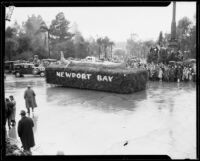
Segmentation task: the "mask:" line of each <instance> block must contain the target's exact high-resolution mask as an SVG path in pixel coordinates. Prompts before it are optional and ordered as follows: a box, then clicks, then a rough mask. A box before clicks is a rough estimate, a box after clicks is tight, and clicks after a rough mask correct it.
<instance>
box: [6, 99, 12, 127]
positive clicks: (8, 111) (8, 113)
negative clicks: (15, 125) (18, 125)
mask: <svg viewBox="0 0 200 161" xmlns="http://www.w3.org/2000/svg"><path fill="white" fill-rule="evenodd" d="M5 109H6V111H5V112H6V120H8V128H9V129H11V114H12V111H13V104H12V102H10V100H9V99H8V98H6V102H5Z"/></svg>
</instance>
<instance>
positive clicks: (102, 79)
mask: <svg viewBox="0 0 200 161" xmlns="http://www.w3.org/2000/svg"><path fill="white" fill-rule="evenodd" d="M147 78H148V77H147V71H146V70H142V69H134V70H133V69H123V68H115V69H112V68H106V67H99V68H97V67H87V66H85V67H82V66H69V67H65V66H64V65H51V66H48V67H47V68H46V82H47V83H49V84H56V85H61V86H66V87H74V88H80V89H92V90H101V91H108V92H115V93H133V92H137V91H140V90H144V89H146V83H147Z"/></svg>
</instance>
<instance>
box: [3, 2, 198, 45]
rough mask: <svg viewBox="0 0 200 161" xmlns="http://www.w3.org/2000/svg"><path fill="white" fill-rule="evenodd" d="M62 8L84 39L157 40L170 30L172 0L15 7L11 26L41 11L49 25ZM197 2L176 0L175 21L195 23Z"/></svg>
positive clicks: (117, 40)
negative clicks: (123, 4)
mask: <svg viewBox="0 0 200 161" xmlns="http://www.w3.org/2000/svg"><path fill="white" fill-rule="evenodd" d="M59 12H63V13H64V15H65V18H66V19H67V20H68V21H69V22H70V26H74V25H73V24H74V23H76V24H77V26H78V30H79V31H80V32H81V34H82V35H83V37H84V38H85V39H88V38H90V37H93V38H95V39H96V38H98V37H104V36H108V37H109V39H110V40H112V41H114V42H126V40H127V39H128V38H130V35H131V34H133V33H135V34H137V35H138V37H137V39H138V40H141V41H145V40H157V39H158V36H159V33H160V31H162V32H163V33H170V30H171V21H172V3H171V4H170V5H169V6H167V7H15V9H14V11H13V15H12V17H11V21H10V22H8V21H6V26H11V25H12V24H13V23H14V22H15V21H17V22H18V23H19V24H20V25H21V24H22V22H24V21H26V20H27V18H28V16H31V15H32V14H35V15H36V16H37V15H41V16H42V18H43V20H44V21H45V22H46V24H47V25H50V24H51V21H52V20H53V19H55V16H56V14H58V13H59ZM195 14H196V2H176V23H177V24H178V20H180V19H181V18H183V17H184V16H187V17H188V18H189V19H190V20H192V21H193V22H194V23H196V21H195V19H194V15H195Z"/></svg>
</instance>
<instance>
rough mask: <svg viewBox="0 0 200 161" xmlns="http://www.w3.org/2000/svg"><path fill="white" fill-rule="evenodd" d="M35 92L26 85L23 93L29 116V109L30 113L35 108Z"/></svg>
mask: <svg viewBox="0 0 200 161" xmlns="http://www.w3.org/2000/svg"><path fill="white" fill-rule="evenodd" d="M35 96H36V95H35V92H34V91H33V90H32V89H31V87H30V85H28V87H27V89H26V90H25V92H24V99H25V104H26V108H27V113H28V115H29V116H30V108H32V113H33V112H34V108H35V107H37V104H36V100H35Z"/></svg>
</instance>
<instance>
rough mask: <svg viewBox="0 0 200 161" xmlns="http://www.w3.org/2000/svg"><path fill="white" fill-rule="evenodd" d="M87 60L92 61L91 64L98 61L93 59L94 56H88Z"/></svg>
mask: <svg viewBox="0 0 200 161" xmlns="http://www.w3.org/2000/svg"><path fill="white" fill-rule="evenodd" d="M85 60H86V61H90V62H95V61H96V58H95V57H93V56H87V57H86V58H85Z"/></svg>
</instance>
